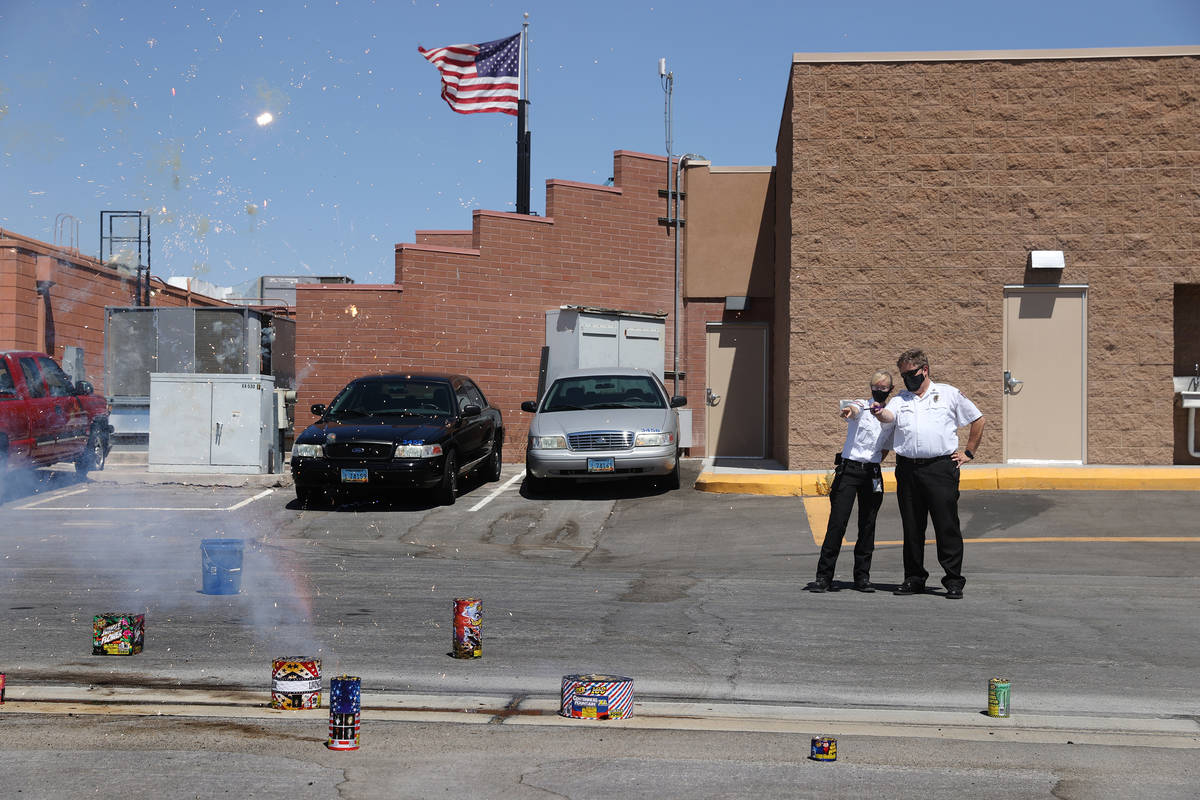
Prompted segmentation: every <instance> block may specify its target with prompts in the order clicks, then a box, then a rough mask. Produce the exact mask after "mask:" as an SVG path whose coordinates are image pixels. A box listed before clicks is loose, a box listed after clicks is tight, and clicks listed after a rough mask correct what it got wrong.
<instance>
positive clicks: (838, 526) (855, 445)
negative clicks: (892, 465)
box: [808, 370, 895, 592]
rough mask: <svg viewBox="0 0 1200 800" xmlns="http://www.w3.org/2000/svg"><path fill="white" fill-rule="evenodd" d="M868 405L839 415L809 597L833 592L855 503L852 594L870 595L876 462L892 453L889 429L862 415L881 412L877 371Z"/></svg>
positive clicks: (882, 385) (882, 375)
mask: <svg viewBox="0 0 1200 800" xmlns="http://www.w3.org/2000/svg"><path fill="white" fill-rule="evenodd" d="M870 386H871V400H854V401H851V402H850V403H849V404H848V405H846V406H844V407H843V408H842V410H841V414H842V419H844V420H846V421H847V426H846V443H845V444H844V445H843V446H842V452H841V454H840V455H839V456H838V459H837V468H836V477H835V478H834V479H833V486H832V487H831V488H830V491H829V526H828V527H827V528H826V529H825V541H824V542H823V543H822V544H821V557H820V559H819V560H818V561H817V578H816V580H815V581H813V582H812V583H811V584H809V586H808V589H809V591H813V592H827V591H829V590H830V589H832V588H833V570H834V567H835V566H836V565H837V557H838V552H839V551H840V550H841V549H842V538H843V537H844V536H845V535H846V523H848V522H849V521H850V509H851V508H853V507H854V499H855V498H856V497H857V498H858V541H857V542H856V543H855V545H854V588H855V589H857V590H858V591H860V592H873V591H875V588H874V587H873V586H871V554H872V553H873V552H874V551H875V515H876V513H878V511H879V505H880V504H881V503H882V502H883V475H882V474H881V473H880V470H879V462H880V461H882V460H883V458H884V456H886V455H887V454H888V450H890V449H891V447H892V429H893V428H895V424H894V423H891V422H880V421H879V420H878V419H876V418H875V416H874V415H873V414H868V413H864V412H866V411H868V410H869V409H870V408H871V407H872V406H882V405H883V404H884V403H886V402H887V399H888V395H889V394H891V393H892V376H891V373H889V372H887V371H885V370H880V371H878V372H876V373H875V374H874V375H872V376H871V384H870Z"/></svg>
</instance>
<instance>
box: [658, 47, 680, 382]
mask: <svg viewBox="0 0 1200 800" xmlns="http://www.w3.org/2000/svg"><path fill="white" fill-rule="evenodd" d="M658 77H659V80H660V81H661V82H662V87H663V93H664V95H665V97H664V98H663V125H664V127H665V128H666V140H667V141H666V144H667V223H668V225H674V227H675V300H674V309H673V312H672V313H673V316H674V320H673V321H672V328H673V329H674V331H675V345H674V348H673V350H674V352H673V353H672V354H671V377H672V381H673V383H672V390H671V393H672V394H673V395H677V394H679V220H678V216H679V199H678V198H679V195H678V186H677V185H674V184H672V182H671V160H672V158H671V150H672V149H673V147H674V142H673V141H672V138H673V134H674V131H673V128H674V119H673V118H672V117H673V113H672V112H673V109H672V97H673V95H674V93H675V73H674V72H667V60H666V59H665V58H660V59H659V60H658ZM676 180H678V178H676ZM672 197H674V198H675V210H674V212H672V210H671V198H672Z"/></svg>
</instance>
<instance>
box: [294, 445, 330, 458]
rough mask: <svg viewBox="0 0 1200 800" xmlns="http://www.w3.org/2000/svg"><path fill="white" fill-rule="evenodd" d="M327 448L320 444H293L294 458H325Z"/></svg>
mask: <svg viewBox="0 0 1200 800" xmlns="http://www.w3.org/2000/svg"><path fill="white" fill-rule="evenodd" d="M324 457H325V448H324V447H322V446H321V445H319V444H294V445H292V458H324Z"/></svg>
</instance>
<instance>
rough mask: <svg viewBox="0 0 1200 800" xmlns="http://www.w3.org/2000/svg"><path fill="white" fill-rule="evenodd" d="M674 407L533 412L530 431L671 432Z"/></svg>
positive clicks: (674, 418) (565, 432)
mask: <svg viewBox="0 0 1200 800" xmlns="http://www.w3.org/2000/svg"><path fill="white" fill-rule="evenodd" d="M675 420H676V416H675V411H674V409H669V408H601V409H592V410H586V411H555V412H554V413H552V414H537V415H536V416H535V417H534V418H533V424H532V426H531V427H530V431H529V432H530V433H531V434H533V435H535V436H554V435H556V434H562V435H566V434H569V433H581V432H583V431H633V432H634V433H638V432H640V431H654V432H658V431H673V430H675V428H676V424H675Z"/></svg>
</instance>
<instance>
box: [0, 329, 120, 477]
mask: <svg viewBox="0 0 1200 800" xmlns="http://www.w3.org/2000/svg"><path fill="white" fill-rule="evenodd" d="M111 433H112V426H110V425H109V424H108V403H107V402H106V401H105V399H104V398H103V397H97V396H96V395H94V394H92V386H91V384H90V383H88V382H87V381H79V382H78V383H75V384H72V383H71V379H70V378H69V377H68V376H67V373H65V372H63V370H62V367H60V366H59V365H58V364H57V363H56V362H55V361H54V359H52V358H50V356H48V355H46V354H45V353H33V352H25V351H19V350H9V351H3V352H0V475H2V474H3V473H4V472H5V471H7V470H9V469H14V468H21V467H43V466H47V465H49V464H55V463H58V462H59V461H73V462H75V469H76V470H78V471H79V472H80V473H87V472H88V471H90V470H100V469H104V462H105V460H106V459H107V458H108V450H109V434H111Z"/></svg>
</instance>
